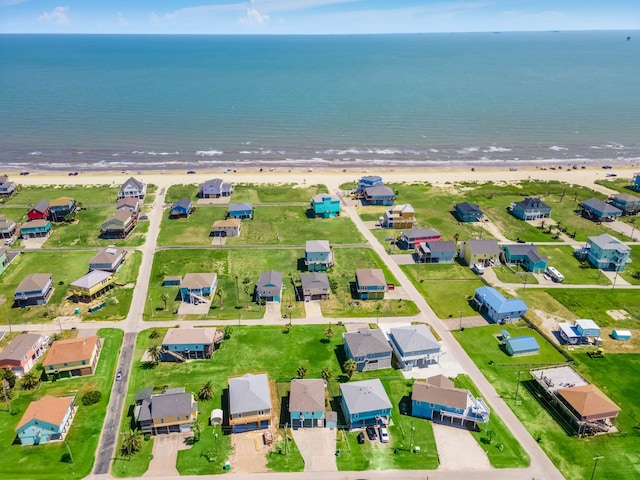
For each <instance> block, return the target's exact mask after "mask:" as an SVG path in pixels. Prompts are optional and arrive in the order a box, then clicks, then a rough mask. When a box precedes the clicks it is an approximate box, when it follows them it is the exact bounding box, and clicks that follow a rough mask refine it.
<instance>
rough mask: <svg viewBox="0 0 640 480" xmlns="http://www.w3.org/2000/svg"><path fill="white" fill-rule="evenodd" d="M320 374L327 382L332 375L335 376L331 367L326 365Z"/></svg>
mask: <svg viewBox="0 0 640 480" xmlns="http://www.w3.org/2000/svg"><path fill="white" fill-rule="evenodd" d="M320 375H321V376H322V379H323V380H324V381H325V382H328V381H329V380H331V377H333V370H331V369H330V368H329V367H324V368H323V369H322V372H321V373H320Z"/></svg>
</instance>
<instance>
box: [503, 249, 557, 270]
mask: <svg viewBox="0 0 640 480" xmlns="http://www.w3.org/2000/svg"><path fill="white" fill-rule="evenodd" d="M502 258H503V260H504V263H506V264H507V265H516V266H520V267H521V268H522V269H523V270H524V271H526V272H532V273H539V272H544V271H545V270H546V268H547V263H548V259H547V258H546V257H542V256H540V254H539V253H538V249H537V248H536V246H535V245H534V244H524V243H514V244H508V245H502Z"/></svg>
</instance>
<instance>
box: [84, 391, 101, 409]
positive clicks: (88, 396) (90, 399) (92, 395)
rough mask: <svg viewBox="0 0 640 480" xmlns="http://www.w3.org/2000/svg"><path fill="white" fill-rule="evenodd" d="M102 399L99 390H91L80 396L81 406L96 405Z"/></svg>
mask: <svg viewBox="0 0 640 480" xmlns="http://www.w3.org/2000/svg"><path fill="white" fill-rule="evenodd" d="M101 399H102V392H101V391H100V390H91V391H90V392H87V393H85V394H84V395H83V396H82V404H83V405H85V406H89V405H93V404H94V403H98V402H99V401H100V400H101Z"/></svg>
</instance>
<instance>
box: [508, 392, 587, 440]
mask: <svg viewBox="0 0 640 480" xmlns="http://www.w3.org/2000/svg"><path fill="white" fill-rule="evenodd" d="M520 383H521V384H522V385H523V386H524V388H525V389H526V390H527V391H528V392H529V393H530V394H531V396H532V397H534V398H535V399H536V400H537V401H538V403H539V404H540V406H541V407H542V408H543V409H544V410H545V411H546V412H547V413H548V414H549V415H551V418H553V420H554V421H555V422H556V423H557V424H558V425H560V427H561V428H562V430H564V432H565V433H566V434H567V435H575V433H576V428H575V427H574V426H573V425H572V424H571V422H570V421H569V420H568V419H567V417H566V416H565V413H564V412H563V411H562V409H561V408H560V407H559V406H558V405H557V404H556V403H554V402H552V401H551V399H550V397H549V396H548V395H547V394H546V392H545V391H544V390H543V388H542V387H541V386H540V384H539V383H538V382H536V381H535V380H523V381H521V382H520Z"/></svg>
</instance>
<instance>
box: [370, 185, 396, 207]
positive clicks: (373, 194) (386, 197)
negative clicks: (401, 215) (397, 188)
mask: <svg viewBox="0 0 640 480" xmlns="http://www.w3.org/2000/svg"><path fill="white" fill-rule="evenodd" d="M395 200H396V195H395V193H393V190H391V189H390V188H389V187H385V186H384V185H380V186H377V187H369V188H365V190H364V193H363V195H362V204H363V205H385V206H390V205H393V202H395Z"/></svg>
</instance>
